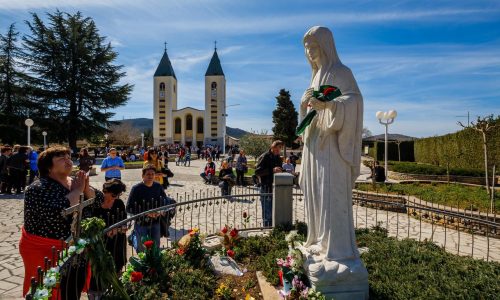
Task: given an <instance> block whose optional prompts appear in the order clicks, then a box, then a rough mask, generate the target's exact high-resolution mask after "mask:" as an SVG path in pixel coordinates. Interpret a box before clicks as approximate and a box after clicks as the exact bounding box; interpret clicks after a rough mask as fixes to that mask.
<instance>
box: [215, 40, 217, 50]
mask: <svg viewBox="0 0 500 300" xmlns="http://www.w3.org/2000/svg"><path fill="white" fill-rule="evenodd" d="M214 44H215V47H214V49H215V51H217V41H214Z"/></svg>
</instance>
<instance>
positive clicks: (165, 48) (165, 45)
mask: <svg viewBox="0 0 500 300" xmlns="http://www.w3.org/2000/svg"><path fill="white" fill-rule="evenodd" d="M165 52H167V42H165Z"/></svg>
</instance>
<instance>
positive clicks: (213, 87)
mask: <svg viewBox="0 0 500 300" xmlns="http://www.w3.org/2000/svg"><path fill="white" fill-rule="evenodd" d="M215 98H217V83H216V82H212V99H215Z"/></svg>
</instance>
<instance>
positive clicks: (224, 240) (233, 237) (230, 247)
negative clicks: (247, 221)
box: [218, 225, 241, 257]
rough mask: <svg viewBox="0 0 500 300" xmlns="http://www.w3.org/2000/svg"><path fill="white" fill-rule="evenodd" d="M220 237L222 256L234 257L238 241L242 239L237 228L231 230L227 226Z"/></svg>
mask: <svg viewBox="0 0 500 300" xmlns="http://www.w3.org/2000/svg"><path fill="white" fill-rule="evenodd" d="M218 235H219V238H220V240H221V244H222V249H221V256H229V257H234V255H235V254H236V253H235V252H234V248H235V247H236V246H237V244H238V241H239V240H240V238H241V237H240V235H239V233H238V229H236V227H233V228H231V227H229V226H227V225H225V226H224V227H222V229H221V230H220V232H219V234H218Z"/></svg>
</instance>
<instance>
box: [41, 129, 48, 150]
mask: <svg viewBox="0 0 500 300" xmlns="http://www.w3.org/2000/svg"><path fill="white" fill-rule="evenodd" d="M42 135H43V150H47V131H44V132H42Z"/></svg>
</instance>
